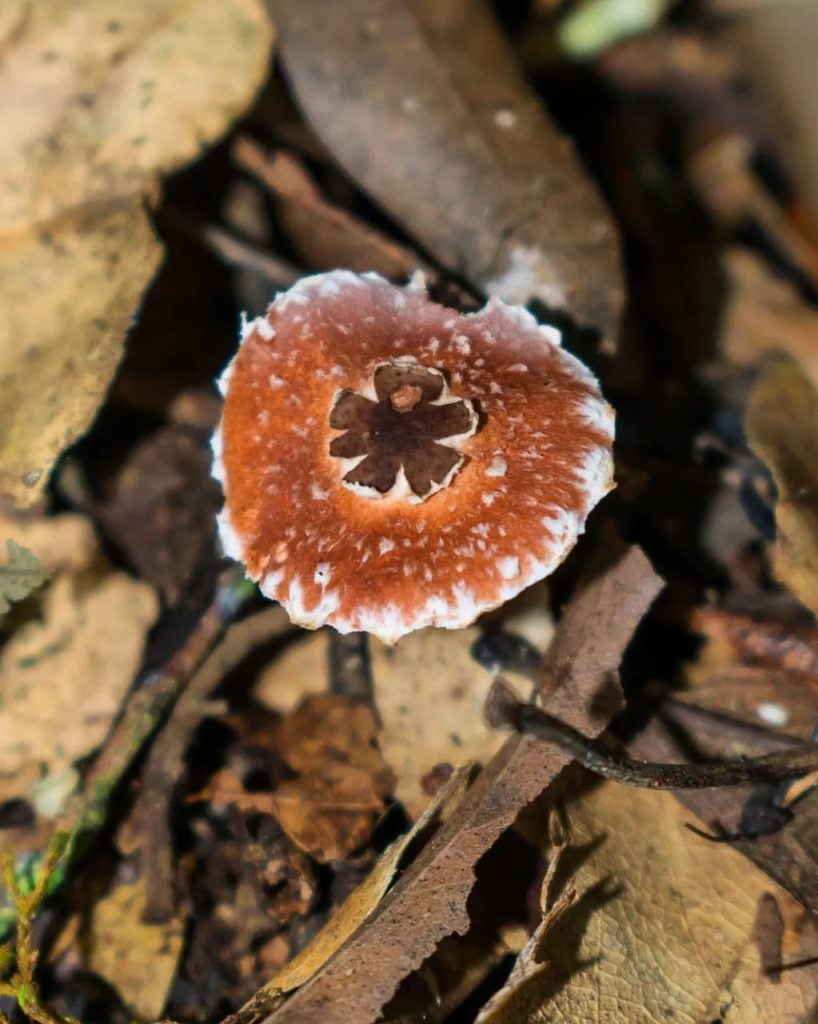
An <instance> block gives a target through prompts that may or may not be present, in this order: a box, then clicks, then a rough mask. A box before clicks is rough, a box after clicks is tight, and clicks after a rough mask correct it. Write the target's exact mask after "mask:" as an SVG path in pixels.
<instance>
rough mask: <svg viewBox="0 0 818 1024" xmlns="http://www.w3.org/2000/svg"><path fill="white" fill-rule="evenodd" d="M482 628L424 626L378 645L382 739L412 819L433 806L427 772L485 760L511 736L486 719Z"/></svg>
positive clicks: (374, 653)
mask: <svg viewBox="0 0 818 1024" xmlns="http://www.w3.org/2000/svg"><path fill="white" fill-rule="evenodd" d="M479 636H480V631H479V630H478V629H476V628H469V629H459V630H454V631H450V630H441V629H424V630H420V631H419V632H417V633H412V634H410V635H409V636H406V637H404V638H403V639H402V640H401V641H400V643H399V644H397V645H396V646H394V647H386V646H384V645H383V644H379V643H373V644H372V646H371V659H372V678H373V683H374V688H375V705H376V707H377V709H378V715H379V717H380V720H381V730H380V732H379V734H378V743H379V744H380V748H381V751H382V752H383V756H384V759H385V760H386V763H387V764H388V765H389V767H390V768H391V769H392V771H393V772H394V773H395V777H396V779H397V785H396V788H395V795H396V796H397V798H398V799H399V800H400V801H401V803H402V804H403V805H404V807H405V808H406V810H407V811H408V813H409V815H410V816H411V817H413V818H414V817H416V816H417V815H418V814H419V813H420V812H421V811H422V810H423V808H424V807H425V806H426V805H427V804H428V802H429V797H428V796H427V795H426V794H425V793H424V792H423V787H422V780H423V777H424V776H425V775H426V774H427V773H428V772H430V771H431V770H432V769H433V768H434V767H435V766H436V765H439V764H451V765H459V764H463V763H464V762H466V761H486V760H487V759H488V758H489V757H491V755H492V754H493V753H494V751H495V750H497V749H498V748H499V747H500V746H501V745H502V743H503V741H504V740H505V738H506V737H505V735H504V734H503V733H501V732H498V731H497V730H496V729H491V728H490V727H489V726H488V725H487V724H486V721H485V716H484V714H483V705H484V703H485V699H486V694H487V692H488V689H489V686H490V685H491V679H492V676H491V673H490V672H489V671H488V670H487V669H485V668H483V667H482V666H481V665H479V664H478V663H477V662H476V661H475V660H474V658H472V656H471V647H472V644H473V643H474V641H475V640H476V639H477V638H478V637H479Z"/></svg>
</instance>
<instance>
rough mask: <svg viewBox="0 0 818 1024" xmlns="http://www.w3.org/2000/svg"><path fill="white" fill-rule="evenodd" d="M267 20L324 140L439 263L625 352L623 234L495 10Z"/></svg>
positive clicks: (312, 7)
mask: <svg viewBox="0 0 818 1024" xmlns="http://www.w3.org/2000/svg"><path fill="white" fill-rule="evenodd" d="M267 6H268V8H269V9H270V11H271V12H272V15H273V17H274V19H275V22H276V25H277V27H278V29H279V31H280V34H281V49H282V53H283V57H284V62H285V65H286V69H287V72H288V74H289V76H290V78H291V80H292V83H293V86H294V88H295V92H296V94H297V97H298V99H299V101H300V103H301V104H302V105H303V107H304V110H305V112H306V114H307V116H308V117H309V119H310V121H311V122H312V124H313V126H314V127H315V129H316V130H317V132H318V134H319V136H320V137H321V140H322V141H323V142H324V143H325V144H326V145H327V146H328V147H329V149H330V150H331V151H332V153H333V155H334V156H335V157H336V159H337V160H338V161H339V162H340V163H341V164H342V165H343V166H344V167H345V168H346V170H347V171H348V172H349V173H350V174H351V175H352V176H353V177H354V178H355V179H356V180H357V181H358V182H359V183H360V184H361V185H362V186H363V187H364V188H365V189H366V190H367V191H368V192H370V193H371V194H372V195H373V196H374V197H375V199H377V200H378V202H380V203H381V204H382V205H383V206H384V207H385V208H386V209H387V210H388V211H389V212H390V213H391V214H392V215H393V216H394V217H396V219H397V220H398V221H400V223H401V224H402V225H403V226H404V227H405V228H406V229H407V230H408V231H409V232H410V233H411V234H412V235H413V236H414V237H416V238H417V239H418V241H419V242H420V243H421V244H422V245H423V246H424V247H425V249H426V250H427V251H428V252H430V253H431V254H432V255H433V256H434V257H436V259H437V260H439V261H440V262H441V263H443V264H444V265H445V266H447V267H449V268H450V269H451V270H453V271H455V272H457V273H458V274H462V275H463V276H464V277H466V278H467V279H468V280H469V281H470V282H471V283H472V284H473V285H474V286H476V287H477V288H478V289H479V290H483V291H486V292H488V293H489V294H492V295H497V296H499V297H500V298H503V299H506V300H508V301H510V302H515V303H525V302H528V301H529V300H532V299H539V300H540V301H541V302H543V303H544V304H545V305H546V306H548V307H549V308H551V309H554V310H559V311H561V312H562V313H565V314H567V315H568V316H569V317H571V318H572V319H573V320H575V321H576V322H577V323H579V324H581V325H582V326H584V327H587V328H590V329H592V330H596V331H597V332H598V333H599V334H600V335H601V336H602V337H603V338H605V339H607V341H608V342H609V344H613V342H614V340H615V336H616V334H617V332H618V323H619V315H620V309H621V305H622V284H621V269H620V262H619V254H618V244H617V239H616V231H615V228H614V225H613V222H612V221H611V219H610V217H609V216H608V214H607V212H606V211H605V208H604V206H603V205H602V203H601V201H600V198H599V196H598V194H597V192H596V190H595V188H594V186H593V185H592V184H591V181H590V179H589V178H588V177H587V175H586V174H585V173H584V172H583V169H582V167H581V165H580V163H579V161H578V160H577V158H576V156H575V154H574V153H573V151H572V148H571V145H570V143H569V142H568V140H567V139H565V138H564V137H563V136H562V135H561V134H560V132H559V130H558V129H557V128H556V126H555V125H554V124H553V123H552V122H551V121H550V120H549V119H548V117H547V116H546V114H545V112H544V111H543V109H542V107H541V106H540V105H539V103H538V102H537V100H536V99H535V97H534V95H533V93H532V92H531V90H530V89H529V87H528V85H527V83H526V82H525V80H524V79H523V77H522V75H521V73H520V70H519V67H518V65H517V63H516V60H515V58H514V56H513V54H512V53H511V51H510V50H509V48H508V46H507V44H506V42H505V40H504V38H503V36H502V35H501V33H500V30H499V28H498V26H497V25H496V24H495V23H494V21H493V18H492V15H491V13H490V11H489V5H488V4H487V3H481V2H476V0H446V2H443V0H416V2H415V3H411V4H410V3H388V4H380V5H376V6H373V4H372V3H371V0H347V2H345V3H344V4H334V5H326V4H305V3H303V2H302V0H267ZM373 140H375V143H374V144H373Z"/></svg>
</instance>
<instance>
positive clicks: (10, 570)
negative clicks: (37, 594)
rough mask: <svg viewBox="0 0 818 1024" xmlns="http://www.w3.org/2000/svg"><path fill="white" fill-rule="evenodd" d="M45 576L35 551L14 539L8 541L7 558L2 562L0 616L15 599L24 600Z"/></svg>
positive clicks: (0, 569) (0, 568) (0, 573)
mask: <svg viewBox="0 0 818 1024" xmlns="http://www.w3.org/2000/svg"><path fill="white" fill-rule="evenodd" d="M43 579H44V576H43V573H42V570H41V569H40V563H39V562H38V561H37V558H36V556H35V555H34V554H33V552H31V551H29V549H28V548H21V547H20V545H19V544H18V543H17V542H16V541H13V540H8V541H6V560H5V562H3V563H0V616H1V615H5V614H6V612H7V611H8V610H9V608H10V607H11V605H12V603H13V602H14V601H22V600H23V598H24V597H28V595H29V594H31V593H33V591H35V590H36V589H37V587H39V585H40V584H41V583H42V582H43Z"/></svg>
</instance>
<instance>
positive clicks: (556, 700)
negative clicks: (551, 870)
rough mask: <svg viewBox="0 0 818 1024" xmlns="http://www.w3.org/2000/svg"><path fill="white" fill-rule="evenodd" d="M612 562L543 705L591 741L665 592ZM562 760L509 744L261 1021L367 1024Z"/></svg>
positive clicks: (461, 911)
mask: <svg viewBox="0 0 818 1024" xmlns="http://www.w3.org/2000/svg"><path fill="white" fill-rule="evenodd" d="M609 557H610V558H611V564H609V566H608V568H607V569H606V570H604V571H601V572H600V574H599V575H598V576H596V577H595V578H594V579H592V580H590V581H589V582H586V584H585V585H584V587H583V588H582V589H581V591H580V592H579V593H578V595H577V596H576V597H575V598H574V599H573V601H572V602H571V603H570V604H569V606H568V608H567V609H566V612H565V614H564V616H563V620H562V622H561V624H560V627H559V628H558V629H557V634H556V637H555V640H554V644H553V649H554V650H556V651H558V652H559V653H558V662H557V664H556V665H554V666H552V673H551V674H552V677H553V678H554V679H555V680H556V682H557V683H558V684H559V686H558V689H557V690H556V692H555V693H554V696H553V697H552V699H551V701H550V702H549V703H548V704H547V707H548V709H549V710H551V711H553V713H555V714H563V715H564V717H565V719H566V721H568V722H569V723H570V724H572V725H574V726H575V727H577V728H580V729H582V730H584V731H587V732H588V733H589V734H590V735H597V734H598V733H599V732H600V731H601V730H602V729H603V728H604V727H605V725H606V724H607V719H606V718H605V715H604V713H602V714H600V712H599V711H598V709H597V707H596V704H595V702H596V700H597V698H598V697H599V696H600V695H604V694H605V693H606V692H607V691H608V689H609V687H610V681H611V676H612V675H614V674H615V673H616V671H617V669H618V667H619V664H620V662H621V659H622V654H623V651H624V649H625V648H626V647H627V645H628V642H629V641H630V638H631V635H632V633H633V630H634V629H635V628H636V626H637V624H638V623H639V621H640V619H641V618H642V616H643V615H644V614H645V612H646V610H647V609H648V608H649V607H650V605H651V603H652V602H653V600H654V598H655V597H656V595H657V593H658V592H659V590H660V589H661V586H662V581H661V580H660V578H659V577H658V576H657V575H656V574H655V573H654V572H653V570H652V568H651V566H650V563H649V562H648V560H647V559H646V557H645V556H644V554H643V553H642V552H641V551H640V550H639V549H638V548H630V549H627V550H625V551H624V553H622V552H616V551H615V549H613V550H610V551H609ZM577 603H580V604H581V606H582V608H583V614H584V615H585V616H587V618H586V619H585V621H583V622H582V623H580V622H578V621H577V620H576V617H575V616H574V615H572V614H571V609H572V607H574V606H575V605H576V604H577ZM563 623H564V624H565V627H564V629H563ZM589 641H592V642H589ZM557 669H558V671H557ZM563 693H565V695H566V696H565V697H563V696H562V694H563ZM609 706H610V705H609ZM567 762H568V759H567V757H566V756H565V755H564V754H563V753H562V752H561V751H559V750H556V749H554V748H550V747H546V746H544V745H541V744H538V743H536V742H532V741H531V740H530V739H528V738H526V737H522V738H521V737H518V736H512V737H511V738H510V739H508V740H506V742H505V743H504V744H503V746H502V747H501V748H500V750H499V751H498V752H497V753H496V754H495V756H494V757H493V758H492V760H491V761H490V762H489V764H488V765H487V767H486V768H485V769H484V770H483V772H482V773H481V774H480V776H478V778H477V781H476V782H475V783H474V785H473V786H472V787H471V788H470V789H469V790H468V791H467V793H466V795H465V797H464V798H463V800H462V802H461V803H460V805H459V806H458V808H457V809H456V810H455V812H454V813H453V814H452V816H451V818H449V820H448V821H447V822H446V823H445V825H443V827H442V828H441V829H440V831H439V832H438V833H437V834H436V835H435V836H434V837H433V839H432V840H431V842H430V843H429V845H428V846H427V847H426V848H425V849H424V850H423V851H422V852H421V854H420V856H419V857H418V858H417V860H416V861H414V862H413V863H412V864H411V865H410V866H409V868H408V869H407V871H406V873H405V874H404V875H403V876H402V878H401V879H400V881H399V882H398V884H397V885H396V886H395V887H394V888H393V889H392V891H391V892H390V893H388V894H387V896H386V897H385V898H384V900H383V901H382V902H381V903H380V905H379V906H378V908H377V909H376V911H375V912H374V914H373V915H372V917H371V918H370V919H369V920H368V921H367V923H366V925H365V926H364V927H363V928H361V929H360V930H359V931H357V932H356V933H355V934H354V935H353V936H352V937H351V938H350V939H349V940H348V941H347V942H346V943H345V945H344V946H343V948H342V949H340V950H339V951H338V953H337V954H336V955H335V956H334V957H333V959H332V960H331V961H330V962H329V963H328V964H327V965H326V967H325V968H324V969H323V970H322V971H321V972H320V973H319V974H318V975H316V976H315V977H314V978H313V979H312V980H311V981H309V982H308V983H307V984H306V985H304V987H303V988H302V989H301V990H300V991H298V992H296V993H295V994H294V995H293V997H292V998H291V999H290V1000H289V1001H288V1003H287V1004H286V1005H285V1007H284V1008H283V1010H282V1011H281V1016H280V1017H279V1016H277V1015H276V1014H273V1015H271V1016H269V1017H267V1018H265V1020H266V1021H267V1022H268V1024H278V1021H285V1020H286V1024H312V1022H314V1021H315V1020H316V1019H319V1018H320V1019H321V1021H322V1024H336V1022H337V1024H370V1022H371V1021H372V1020H374V1019H375V1018H376V1017H377V1016H378V1014H379V1012H380V1010H381V1008H382V1007H383V1006H384V1005H385V1004H386V1002H387V1001H388V1000H389V999H390V998H391V997H392V995H393V994H394V992H395V990H396V989H397V986H398V985H399V983H400V982H401V980H402V979H403V978H405V977H406V976H407V975H408V974H410V973H411V972H412V971H414V970H416V969H417V968H418V967H420V965H421V964H422V963H423V961H424V960H425V959H426V958H427V957H428V956H430V955H431V953H432V952H434V950H435V948H436V947H437V945H438V943H439V942H440V941H441V940H442V939H443V938H444V936H446V935H449V934H451V933H453V932H456V933H465V932H466V931H467V929H468V927H469V914H468V910H467V907H466V903H467V900H468V897H469V894H470V892H471V890H472V888H473V886H474V882H475V875H474V866H475V864H476V863H477V861H478V860H479V859H480V858H481V857H482V856H483V854H484V853H485V852H486V851H487V850H488V849H489V848H490V847H491V846H492V845H493V844H494V842H495V841H496V840H497V838H498V837H499V836H500V835H501V834H502V833H503V832H504V831H505V829H506V828H508V826H509V825H511V823H512V822H513V821H514V819H515V818H516V817H517V814H518V813H519V811H520V810H521V808H523V807H524V806H525V805H526V804H528V803H530V802H531V800H533V799H534V797H536V796H537V795H539V794H540V793H541V792H543V791H544V790H545V789H546V788H547V787H548V786H549V785H550V783H551V782H553V780H554V779H555V778H556V776H557V775H558V774H559V772H560V771H561V770H562V769H563V768H564V767H565V765H566V764H567ZM373 963H377V965H378V969H377V972H373V970H372V965H373Z"/></svg>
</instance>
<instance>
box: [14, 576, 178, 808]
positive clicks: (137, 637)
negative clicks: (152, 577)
mask: <svg viewBox="0 0 818 1024" xmlns="http://www.w3.org/2000/svg"><path fill="white" fill-rule="evenodd" d="M157 611H158V603H157V600H156V595H155V594H154V592H153V590H152V588H151V587H149V586H148V585H147V584H145V583H140V582H137V581H136V580H133V579H130V578H129V577H128V576H126V575H125V574H124V573H119V572H112V573H109V574H108V575H106V576H102V577H97V578H90V577H83V576H78V577H74V576H69V575H60V576H58V577H57V578H56V579H55V580H54V581H53V583H52V584H51V585H50V587H49V588H48V590H47V592H46V594H45V597H44V606H43V618H42V621H41V622H29V623H26V624H25V625H23V626H21V627H20V628H19V629H18V630H17V631H16V632H15V633H14V635H13V636H12V637H11V638H10V639H9V641H8V643H7V644H6V645H5V646H4V647H3V649H2V651H0V737H2V740H0V777H2V776H6V777H9V776H10V777H12V779H13V778H14V777H16V776H17V775H18V773H20V774H21V779H22V778H31V776H32V774H36V775H37V776H38V777H39V779H40V781H39V783H38V787H39V788H41V787H43V786H44V785H45V784H46V783H47V784H50V785H53V784H54V783H55V782H56V781H57V780H58V779H59V778H60V777H61V776H63V775H65V774H66V773H69V774H70V773H71V772H72V765H73V762H74V761H76V760H77V758H80V757H83V756H85V755H87V754H89V753H91V751H92V750H93V749H94V748H95V747H96V746H97V745H98V744H99V743H100V742H101V741H102V739H103V738H104V736H105V734H106V732H107V730H108V728H109V726H110V724H111V722H112V720H113V718H114V716H115V715H116V713H117V711H118V710H119V707H120V704H121V701H122V698H123V697H124V695H125V693H126V692H127V690H128V687H129V686H130V684H131V683H132V681H133V678H134V674H135V672H136V670H137V667H138V666H139V662H140V659H141V656H142V649H143V645H144V641H145V636H146V634H147V632H148V630H149V629H150V627H151V625H152V624H153V622H154V620H155V618H156V615H157ZM5 788H7V787H5ZM18 795H19V796H21V797H31V795H32V794H31V793H26V792H20V793H18ZM38 807H39V809H40V811H41V813H43V814H46V815H48V814H54V813H56V811H57V810H58V808H57V807H53V806H48V807H46V806H45V803H44V802H43V801H42V800H41V801H39V803H38Z"/></svg>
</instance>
